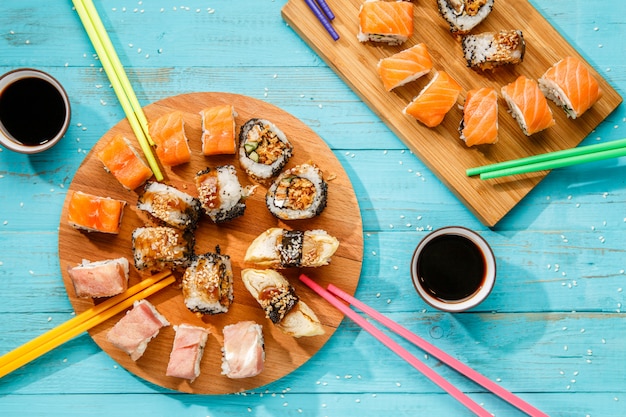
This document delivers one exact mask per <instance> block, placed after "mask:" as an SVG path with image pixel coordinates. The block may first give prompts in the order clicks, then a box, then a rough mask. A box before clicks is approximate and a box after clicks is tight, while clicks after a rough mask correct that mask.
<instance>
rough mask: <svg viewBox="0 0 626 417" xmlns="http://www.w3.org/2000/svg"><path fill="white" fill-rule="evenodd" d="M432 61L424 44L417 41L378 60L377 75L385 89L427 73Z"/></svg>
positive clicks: (389, 89) (400, 84) (391, 88)
mask: <svg viewBox="0 0 626 417" xmlns="http://www.w3.org/2000/svg"><path fill="white" fill-rule="evenodd" d="M432 67H433V62H432V59H431V57H430V53H429V52H428V48H427V47H426V44H424V43H419V44H417V45H415V46H412V47H410V48H408V49H405V50H403V51H401V52H398V53H397V54H394V55H392V56H390V57H387V58H383V59H381V60H380V61H378V66H377V69H378V75H380V79H381V80H382V82H383V86H384V87H385V88H386V89H387V91H391V90H393V89H394V88H396V87H400V86H402V85H405V84H407V83H409V82H411V81H414V80H417V79H418V78H419V77H421V76H423V75H425V74H427V73H428V72H429V71H430V70H431V69H432Z"/></svg>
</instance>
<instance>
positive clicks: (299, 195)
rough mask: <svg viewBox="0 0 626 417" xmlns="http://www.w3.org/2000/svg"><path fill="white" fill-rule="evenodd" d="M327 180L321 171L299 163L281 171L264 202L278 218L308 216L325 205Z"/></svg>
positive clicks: (313, 215)
mask: <svg viewBox="0 0 626 417" xmlns="http://www.w3.org/2000/svg"><path fill="white" fill-rule="evenodd" d="M327 198H328V184H327V183H326V181H324V178H323V176H322V171H321V170H320V169H319V168H317V167H316V166H314V165H309V164H302V165H298V166H295V167H293V168H291V169H288V170H286V171H284V172H283V173H282V174H280V176H279V177H278V178H276V180H275V181H274V183H273V184H272V185H271V186H270V188H269V189H268V190H267V195H266V198H265V203H266V205H267V208H268V209H269V211H270V212H271V213H272V214H273V215H274V216H275V217H277V218H279V219H281V220H298V219H310V218H312V217H315V216H317V215H319V214H320V213H321V212H322V211H323V210H324V208H325V207H326V201H327Z"/></svg>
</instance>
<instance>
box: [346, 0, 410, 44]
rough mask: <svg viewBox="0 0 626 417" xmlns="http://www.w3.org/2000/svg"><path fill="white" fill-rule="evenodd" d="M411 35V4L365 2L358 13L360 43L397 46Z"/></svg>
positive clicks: (404, 2)
mask: <svg viewBox="0 0 626 417" xmlns="http://www.w3.org/2000/svg"><path fill="white" fill-rule="evenodd" d="M411 35H413V3H411V2H409V1H375V0H374V1H371V0H370V1H366V2H365V3H363V5H362V6H361V9H360V11H359V34H358V35H357V38H358V39H359V41H361V42H367V41H373V42H387V43H388V44H389V45H399V44H401V43H403V42H405V41H406V40H407V39H408V38H409V37H410V36H411Z"/></svg>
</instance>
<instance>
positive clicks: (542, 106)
mask: <svg viewBox="0 0 626 417" xmlns="http://www.w3.org/2000/svg"><path fill="white" fill-rule="evenodd" d="M501 93H502V97H504V100H505V101H506V104H507V105H508V107H509V110H510V111H511V115H512V116H513V117H514V118H515V120H516V121H517V123H518V124H519V126H520V128H521V129H522V131H523V132H524V134H525V135H526V136H530V135H533V134H535V133H537V132H540V131H542V130H544V129H547V128H549V127H551V126H554V124H555V121H554V119H553V117H552V111H551V110H550V106H548V100H547V99H546V97H545V96H544V95H543V93H542V92H541V90H540V89H539V85H538V84H537V82H536V81H535V80H531V79H530V78H527V77H525V76H523V75H520V76H519V77H518V78H517V79H516V80H515V81H514V82H512V83H509V84H507V85H505V86H504V87H502V90H501Z"/></svg>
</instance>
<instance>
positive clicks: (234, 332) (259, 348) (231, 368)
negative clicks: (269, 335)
mask: <svg viewBox="0 0 626 417" xmlns="http://www.w3.org/2000/svg"><path fill="white" fill-rule="evenodd" d="M222 333H223V334H224V346H223V347H222V375H226V376H227V377H228V378H233V379H236V378H251V377H253V376H257V375H258V374H260V373H261V372H262V371H263V367H264V365H265V345H264V340H263V326H261V325H260V324H257V323H255V322H253V321H240V322H238V323H235V324H229V325H228V326H224V329H222Z"/></svg>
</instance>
